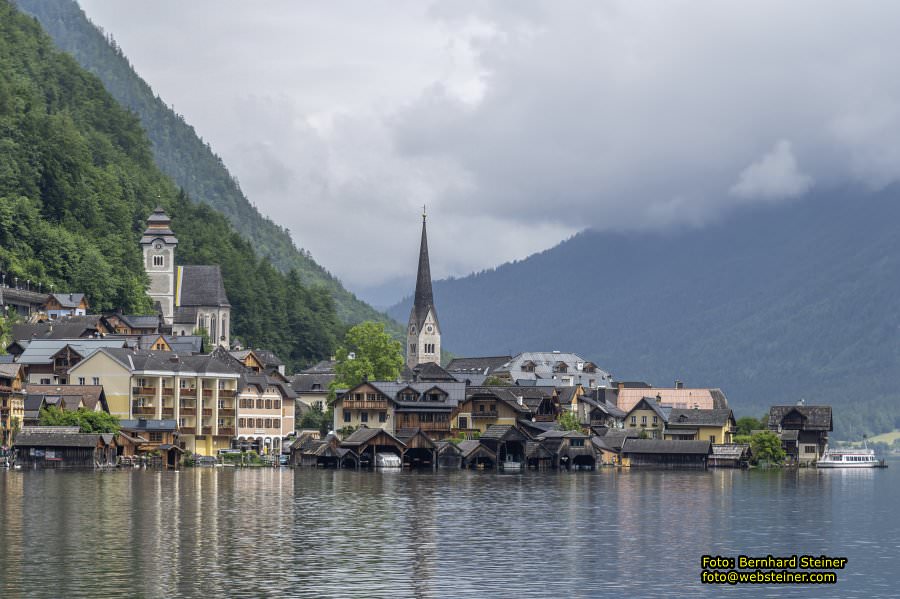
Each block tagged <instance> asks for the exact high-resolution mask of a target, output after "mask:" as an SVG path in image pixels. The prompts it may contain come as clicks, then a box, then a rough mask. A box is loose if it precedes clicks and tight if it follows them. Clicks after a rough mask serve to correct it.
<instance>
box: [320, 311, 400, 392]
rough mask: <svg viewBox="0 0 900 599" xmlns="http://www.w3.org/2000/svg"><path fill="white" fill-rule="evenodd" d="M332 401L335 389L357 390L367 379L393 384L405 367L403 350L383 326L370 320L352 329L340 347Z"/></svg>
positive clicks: (332, 383) (332, 384)
mask: <svg viewBox="0 0 900 599" xmlns="http://www.w3.org/2000/svg"><path fill="white" fill-rule="evenodd" d="M335 358H336V362H335V365H334V373H335V375H336V376H335V378H334V380H333V381H332V382H331V386H330V393H329V400H333V399H334V396H335V390H336V389H348V388H350V387H355V386H356V385H358V384H360V383H361V382H363V381H364V380H367V379H368V380H372V381H391V380H394V379H396V378H397V377H398V376H399V375H400V369H401V368H403V347H402V346H401V345H400V342H399V341H396V340H395V339H393V338H392V337H391V336H390V334H388V333H387V332H385V330H384V324H383V323H380V322H373V321H371V320H368V321H366V322H361V323H359V324H358V325H356V326H354V327H352V328H351V329H350V330H349V331H347V334H346V335H345V336H344V341H343V342H342V343H341V345H340V346H339V347H338V349H337V352H336V355H335Z"/></svg>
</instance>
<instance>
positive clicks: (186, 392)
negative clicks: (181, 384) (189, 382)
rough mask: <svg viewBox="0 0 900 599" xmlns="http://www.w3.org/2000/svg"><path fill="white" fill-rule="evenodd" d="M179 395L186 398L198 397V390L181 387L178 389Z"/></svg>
mask: <svg viewBox="0 0 900 599" xmlns="http://www.w3.org/2000/svg"><path fill="white" fill-rule="evenodd" d="M178 396H179V397H182V398H185V397H190V398H191V399H196V398H197V390H196V389H181V390H180V391H178Z"/></svg>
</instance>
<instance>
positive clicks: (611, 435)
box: [601, 428, 641, 451]
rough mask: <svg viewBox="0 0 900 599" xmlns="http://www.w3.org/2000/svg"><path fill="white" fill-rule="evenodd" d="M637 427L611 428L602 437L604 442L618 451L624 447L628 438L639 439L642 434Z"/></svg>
mask: <svg viewBox="0 0 900 599" xmlns="http://www.w3.org/2000/svg"><path fill="white" fill-rule="evenodd" d="M640 434H641V433H640V432H639V431H638V430H637V429H633V428H631V429H624V428H611V429H609V430H608V431H606V434H605V435H603V436H602V437H601V438H602V439H603V442H604V443H605V444H606V445H607V446H609V447H610V448H611V449H613V450H615V451H618V450H620V449H622V446H623V445H624V444H625V441H626V440H627V439H637V438H638V437H639V436H640Z"/></svg>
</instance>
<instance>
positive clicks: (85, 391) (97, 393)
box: [25, 384, 109, 412]
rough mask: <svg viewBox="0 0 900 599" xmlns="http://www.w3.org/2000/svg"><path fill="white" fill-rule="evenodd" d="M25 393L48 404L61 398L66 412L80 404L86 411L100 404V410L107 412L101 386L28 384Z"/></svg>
mask: <svg viewBox="0 0 900 599" xmlns="http://www.w3.org/2000/svg"><path fill="white" fill-rule="evenodd" d="M25 392H26V393H27V394H28V396H29V397H32V396H35V395H43V396H44V398H45V401H47V402H48V403H50V402H49V400H50V399H51V398H57V397H58V398H61V399H62V400H63V403H64V404H65V408H66V409H67V410H74V409H76V408H77V407H78V405H77V404H78V403H79V402H80V403H82V404H83V405H84V407H85V408H86V409H88V410H91V411H93V410H95V409H96V408H97V404H98V403H99V404H100V407H101V409H102V410H104V411H106V412H108V411H109V408H108V406H107V405H106V395H105V394H104V392H103V385H35V384H28V385H26V387H25Z"/></svg>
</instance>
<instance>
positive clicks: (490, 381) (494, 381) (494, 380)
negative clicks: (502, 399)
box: [481, 375, 508, 387]
mask: <svg viewBox="0 0 900 599" xmlns="http://www.w3.org/2000/svg"><path fill="white" fill-rule="evenodd" d="M481 384H482V385H484V386H485V387H502V386H504V385H507V384H508V383H507V382H506V381H504V380H503V379H501V378H500V377H499V376H494V375H491V376H489V377H487V378H486V379H484V382H483V383H481Z"/></svg>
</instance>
